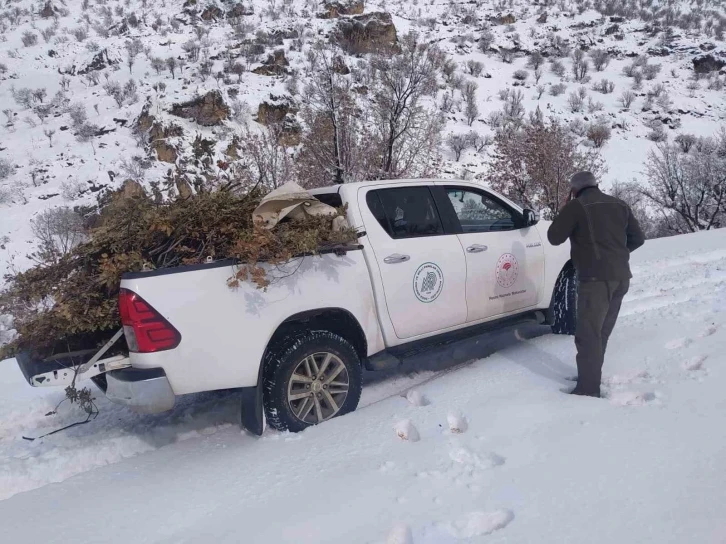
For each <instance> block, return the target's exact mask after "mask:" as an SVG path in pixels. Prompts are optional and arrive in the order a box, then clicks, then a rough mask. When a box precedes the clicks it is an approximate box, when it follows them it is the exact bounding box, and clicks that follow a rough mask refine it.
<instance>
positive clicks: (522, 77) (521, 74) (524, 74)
mask: <svg viewBox="0 0 726 544" xmlns="http://www.w3.org/2000/svg"><path fill="white" fill-rule="evenodd" d="M513 77H514V79H516V80H517V81H526V80H527V78H528V77H529V72H528V71H527V70H517V71H516V72H514V76H513Z"/></svg>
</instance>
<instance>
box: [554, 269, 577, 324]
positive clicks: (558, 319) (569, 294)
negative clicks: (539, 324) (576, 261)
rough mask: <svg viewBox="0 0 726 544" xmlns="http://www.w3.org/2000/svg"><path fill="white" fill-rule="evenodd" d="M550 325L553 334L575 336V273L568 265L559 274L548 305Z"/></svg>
mask: <svg viewBox="0 0 726 544" xmlns="http://www.w3.org/2000/svg"><path fill="white" fill-rule="evenodd" d="M549 313H550V319H549V321H550V325H551V327H552V333H553V334H566V335H569V336H574V335H575V327H576V324H577V273H576V272H575V267H574V266H572V264H570V263H568V264H567V265H565V267H564V268H563V269H562V271H561V272H560V275H559V277H558V278H557V283H556V284H555V290H554V292H553V293H552V302H551V303H550V312H549Z"/></svg>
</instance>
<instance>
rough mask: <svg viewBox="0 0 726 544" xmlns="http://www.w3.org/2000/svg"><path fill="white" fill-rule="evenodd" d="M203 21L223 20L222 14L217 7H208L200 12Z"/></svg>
mask: <svg viewBox="0 0 726 544" xmlns="http://www.w3.org/2000/svg"><path fill="white" fill-rule="evenodd" d="M201 17H202V20H203V21H219V20H220V19H224V12H223V11H222V10H221V9H220V8H218V7H217V6H209V7H207V8H206V9H205V10H204V11H203V12H202V15H201Z"/></svg>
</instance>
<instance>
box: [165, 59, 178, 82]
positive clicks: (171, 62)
mask: <svg viewBox="0 0 726 544" xmlns="http://www.w3.org/2000/svg"><path fill="white" fill-rule="evenodd" d="M165 62H166V67H167V68H168V69H169V71H170V72H171V78H172V79H176V69H177V67H178V66H179V63H178V61H177V60H176V58H174V57H168V58H167V59H166V61H165Z"/></svg>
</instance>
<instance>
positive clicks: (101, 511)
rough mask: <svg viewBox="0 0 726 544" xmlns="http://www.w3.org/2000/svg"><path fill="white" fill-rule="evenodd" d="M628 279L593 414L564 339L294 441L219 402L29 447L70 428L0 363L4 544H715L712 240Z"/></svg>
mask: <svg viewBox="0 0 726 544" xmlns="http://www.w3.org/2000/svg"><path fill="white" fill-rule="evenodd" d="M633 271H634V274H635V277H634V279H633V283H632V289H631V291H630V293H629V295H628V297H627V300H626V302H625V305H624V308H623V315H622V318H621V319H620V321H619V323H618V326H617V327H616V329H615V332H614V335H613V338H612V340H611V343H610V346H609V352H608V356H607V361H606V366H605V372H604V386H603V390H604V391H605V392H606V398H604V399H601V400H597V399H589V398H582V397H571V396H568V395H565V394H563V393H562V392H561V390H562V389H566V388H567V387H572V383H571V382H569V381H568V380H567V378H568V377H570V376H572V374H573V373H574V371H575V367H574V346H573V342H572V339H571V338H567V337H555V336H550V335H544V336H543V335H542V333H543V331H539V330H534V329H532V328H520V329H517V330H514V331H508V332H505V333H500V334H497V335H495V336H482V337H480V338H476V339H473V340H471V341H469V342H465V343H462V344H457V345H454V346H451V347H449V348H446V349H442V350H438V351H432V352H431V353H427V354H425V355H421V356H420V357H419V359H418V360H417V361H412V362H410V363H407V365H406V367H405V368H404V369H403V370H400V371H398V372H395V373H391V374H387V375H375V374H374V375H370V376H368V378H369V382H371V383H370V384H369V385H368V386H367V387H366V388H364V397H363V402H362V406H361V408H360V409H359V410H358V411H356V412H354V413H352V414H350V415H347V416H345V417H342V418H339V419H335V420H332V421H330V422H327V423H325V424H323V425H321V426H319V427H313V428H310V429H308V430H306V431H305V432H303V433H300V434H297V435H290V434H280V433H276V432H271V431H268V432H266V433H265V434H264V435H263V436H262V437H261V438H259V439H258V438H253V437H251V436H248V435H245V434H240V432H239V430H238V429H237V427H236V426H235V425H234V419H235V411H236V402H235V399H234V395H233V394H231V393H220V394H217V395H204V396H202V397H199V398H196V399H194V398H192V399H187V401H185V402H184V404H183V405H181V406H178V407H177V408H176V409H175V410H174V411H173V412H171V413H170V414H162V415H159V416H146V417H140V416H134V415H133V414H131V413H130V412H128V411H126V410H125V409H124V408H122V407H116V406H113V405H111V404H108V403H102V404H101V410H102V413H101V416H100V417H99V419H98V420H96V421H94V422H92V423H89V424H88V425H83V426H80V427H75V428H73V429H70V430H68V431H64V432H62V433H59V434H56V435H52V436H49V437H47V438H44V439H41V440H38V441H36V442H27V441H24V440H23V439H22V438H21V436H22V435H23V434H25V435H31V436H37V434H39V433H41V432H44V431H48V430H49V429H51V428H54V427H55V426H57V425H60V424H62V423H67V422H70V421H73V420H74V418H75V417H77V416H78V414H74V413H72V412H70V411H69V409H68V407H66V406H63V407H61V409H60V412H61V414H62V415H61V416H59V417H57V418H53V417H44V415H43V414H44V413H45V412H46V411H48V410H49V409H50V408H51V407H53V405H54V404H55V403H56V402H57V401H58V400H59V398H60V397H61V394H60V393H59V392H53V391H51V390H34V389H31V388H30V387H29V386H26V387H23V384H22V383H21V382H22V378H21V377H20V375H19V371H18V370H17V368H16V367H15V365H14V363H13V361H5V362H3V363H2V364H1V365H0V383H2V386H1V387H2V390H1V393H2V394H1V395H0V494H2V496H3V497H9V498H6V500H3V501H0V525H1V526H2V527H3V530H4V534H5V535H6V536H5V538H6V539H7V540H8V541H12V542H48V543H53V542H67V540H68V538H69V535H83V539H84V541H87V542H155V543H156V542H159V543H161V542H210V541H217V542H241V541H244V542H246V543H270V542H300V543H304V542H331V543H332V542H349V543H352V544H357V543H371V544H373V543H384V542H385V543H387V544H391V543H393V542H404V543H410V542H413V543H415V544H422V543H425V544H441V543H454V542H486V543H504V542H517V543H521V542H542V543H549V542H551V543H557V544H560V543H563V542H566V543H570V542H588V543H603V544H605V543H607V544H611V543H613V542H638V543H650V542H653V543H655V542H658V543H660V544H665V543H673V544H682V543H685V542H698V543H709V544H710V543H713V544H716V543H722V542H724V541H725V540H726V435H724V433H723V432H722V429H724V428H726V400H725V399H726V397H724V395H723V391H724V387H726V355H725V354H726V335H725V334H724V331H725V330H726V310H725V308H726V231H713V232H705V233H699V234H695V235H686V236H679V237H674V238H668V239H661V240H656V241H650V242H647V243H646V245H645V246H644V247H643V248H642V249H641V250H639V251H638V252H637V253H635V254H634V267H633ZM482 357H484V358H482ZM412 386H415V389H414V392H412V391H411V389H410V388H411V387H412ZM194 401H196V404H194ZM399 435H401V436H405V437H407V438H408V440H402V439H401V438H400V437H399ZM129 456H133V457H131V458H126V459H124V458H125V457H129ZM103 465H107V466H103ZM73 474H76V476H74V477H70V476H71V475H73ZM51 482H59V483H56V484H51V485H47V484H50V483H51ZM33 488H38V489H34V490H32V491H27V490H30V489H33ZM11 495H14V496H11Z"/></svg>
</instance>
